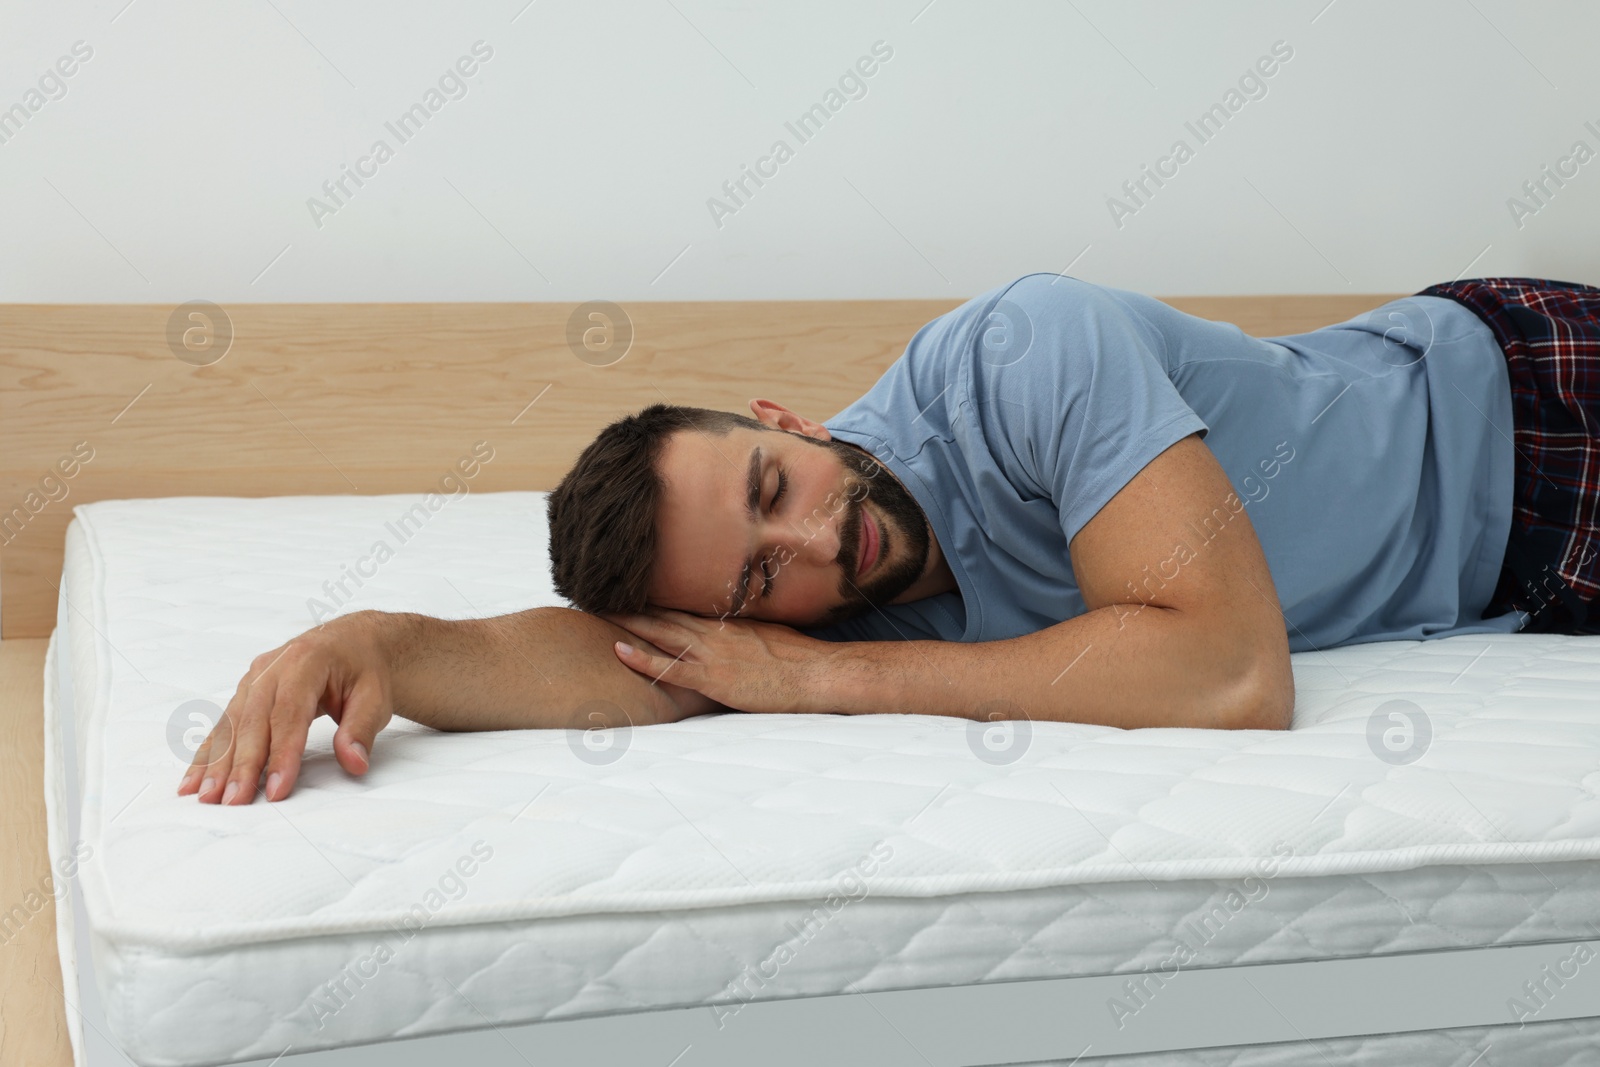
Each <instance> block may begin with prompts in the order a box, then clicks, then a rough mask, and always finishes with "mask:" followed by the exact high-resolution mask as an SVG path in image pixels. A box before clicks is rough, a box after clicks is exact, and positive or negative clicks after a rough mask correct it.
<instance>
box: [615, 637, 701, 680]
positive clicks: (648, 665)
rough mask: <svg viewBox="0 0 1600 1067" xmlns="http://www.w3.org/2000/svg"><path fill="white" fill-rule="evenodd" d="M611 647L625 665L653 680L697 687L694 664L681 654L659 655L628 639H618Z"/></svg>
mask: <svg viewBox="0 0 1600 1067" xmlns="http://www.w3.org/2000/svg"><path fill="white" fill-rule="evenodd" d="M611 647H612V649H613V651H615V652H616V654H617V658H618V659H620V660H621V661H622V662H623V664H624V665H625V666H628V667H631V668H632V669H633V670H636V671H638V672H639V673H640V674H642V675H644V676H645V677H647V678H649V679H650V680H651V681H654V682H660V681H670V682H672V684H674V685H680V686H684V687H685V688H689V689H693V688H695V687H696V686H695V681H696V679H695V678H694V665H693V664H690V663H686V662H684V660H683V658H682V656H681V655H680V656H676V657H674V656H666V655H659V654H657V653H654V652H649V651H646V650H645V649H642V648H639V647H638V646H637V645H630V644H628V643H627V642H626V641H617V642H615V643H613V644H612V646H611Z"/></svg>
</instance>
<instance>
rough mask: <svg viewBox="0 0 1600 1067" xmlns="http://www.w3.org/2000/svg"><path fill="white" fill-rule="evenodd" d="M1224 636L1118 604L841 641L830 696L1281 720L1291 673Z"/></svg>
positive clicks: (1216, 722) (960, 711) (1134, 715)
mask: <svg viewBox="0 0 1600 1067" xmlns="http://www.w3.org/2000/svg"><path fill="white" fill-rule="evenodd" d="M1229 637H1230V635H1229V632H1228V630H1227V629H1226V628H1224V627H1220V626H1218V625H1217V624H1216V622H1215V621H1214V620H1207V619H1196V618H1193V617H1189V616H1186V615H1185V614H1184V613H1183V612H1182V611H1179V610H1176V609H1172V608H1161V607H1156V606H1154V605H1147V606H1145V607H1143V608H1140V607H1138V606H1134V607H1132V608H1129V607H1128V606H1126V605H1115V606H1110V607H1104V608H1098V609H1096V610H1093V611H1089V612H1086V613H1084V614H1082V615H1078V616H1075V617H1073V618H1071V619H1068V620H1066V621H1065V622H1061V623H1057V624H1056V625H1054V626H1051V627H1049V628H1047V629H1044V630H1040V631H1038V632H1037V633H1031V634H1027V635H1024V636H1022V637H1013V638H1009V639H1007V640H1004V641H983V642H974V643H970V644H962V643H958V642H945V641H868V642H860V643H842V644H840V645H839V646H838V649H837V652H836V653H835V655H836V656H837V664H836V668H835V669H834V670H833V671H830V672H829V676H830V678H831V680H832V682H833V684H834V689H833V691H832V692H831V693H830V694H829V697H830V698H831V699H830V700H829V703H830V704H832V705H834V706H835V707H836V708H837V710H839V711H843V712H847V713H864V712H886V711H898V712H919V713H921V714H924V715H953V716H957V717H961V718H969V719H983V720H988V719H1018V718H1029V719H1035V720H1051V721H1057V722H1085V723H1095V724H1098V725H1102V726H1116V727H1121V728H1123V729H1137V728H1141V727H1163V726H1164V727H1201V728H1209V729H1241V728H1242V729H1267V730H1281V729H1285V728H1287V727H1288V725H1289V721H1290V719H1291V717H1292V715H1293V707H1294V688H1293V682H1292V678H1291V679H1290V681H1289V683H1288V685H1287V688H1285V687H1284V685H1283V679H1282V678H1281V677H1272V676H1270V675H1268V674H1266V673H1264V672H1262V671H1260V670H1258V669H1256V662H1255V660H1254V659H1253V657H1252V656H1250V655H1242V654H1241V651H1242V650H1241V649H1239V648H1238V646H1237V645H1236V644H1235V643H1234V642H1233V641H1231V640H1230V639H1229Z"/></svg>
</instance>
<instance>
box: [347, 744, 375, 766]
mask: <svg viewBox="0 0 1600 1067" xmlns="http://www.w3.org/2000/svg"><path fill="white" fill-rule="evenodd" d="M350 749H351V751H353V752H354V753H355V754H356V755H358V756H360V757H361V762H362V763H365V764H368V765H371V763H372V760H371V759H369V758H368V756H367V746H366V745H363V744H362V743H361V742H360V741H352V742H350Z"/></svg>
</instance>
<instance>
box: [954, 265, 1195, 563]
mask: <svg viewBox="0 0 1600 1067" xmlns="http://www.w3.org/2000/svg"><path fill="white" fill-rule="evenodd" d="M977 331H978V333H977V336H976V337H975V338H974V344H973V349H972V353H971V356H970V357H969V364H968V366H969V368H970V375H971V381H970V387H969V388H968V389H967V390H966V399H967V403H968V404H969V406H970V407H971V409H972V410H970V411H969V412H968V413H967V415H968V417H970V418H971V419H972V420H973V423H974V428H975V429H976V430H977V431H978V432H980V433H981V434H982V435H983V437H984V439H985V443H987V445H988V447H989V448H990V451H991V453H992V454H993V455H994V457H995V460H996V463H997V465H998V467H999V468H1000V470H1001V471H1002V472H1003V473H1004V474H1005V476H1006V477H1007V478H1008V479H1009V480H1010V481H1011V482H1012V485H1013V487H1014V488H1015V489H1016V490H1017V491H1018V492H1019V493H1020V494H1021V495H1023V496H1024V497H1026V496H1028V495H1030V494H1036V495H1039V496H1047V497H1048V498H1049V499H1050V500H1051V501H1052V502H1053V503H1054V504H1055V506H1056V510H1057V512H1058V515H1059V519H1060V524H1061V531H1062V533H1063V534H1064V535H1065V536H1066V539H1067V541H1068V543H1070V542H1071V541H1072V539H1073V538H1074V537H1076V536H1077V534H1078V532H1079V531H1080V530H1082V529H1083V527H1084V526H1086V525H1088V523H1089V520H1090V519H1092V518H1094V516H1095V515H1096V514H1097V513H1098V512H1099V511H1100V509H1101V508H1103V507H1104V506H1105V505H1106V503H1107V502H1108V501H1110V500H1111V498H1112V497H1114V496H1116V495H1117V493H1118V492H1120V491H1121V490H1122V488H1123V486H1125V485H1127V484H1128V482H1129V481H1131V480H1132V479H1133V476H1134V475H1136V474H1138V473H1139V471H1141V470H1142V469H1144V467H1145V466H1146V465H1147V464H1148V463H1149V462H1150V461H1151V460H1153V459H1155V458H1156V457H1157V456H1159V455H1160V454H1161V453H1162V452H1164V451H1166V449H1168V448H1170V447H1171V446H1172V445H1173V444H1175V443H1177V442H1178V441H1180V440H1182V439H1183V438H1185V437H1187V436H1188V435H1190V434H1192V433H1199V434H1201V435H1202V436H1204V435H1205V433H1206V432H1207V431H1208V430H1209V427H1208V426H1207V425H1206V423H1205V422H1204V421H1203V420H1202V419H1201V418H1200V416H1199V415H1197V414H1196V413H1195V411H1194V409H1193V408H1191V407H1190V406H1189V405H1188V403H1187V402H1185V401H1184V399H1183V397H1182V396H1181V395H1180V394H1179V392H1178V388H1177V386H1176V385H1174V384H1173V381H1172V378H1171V376H1170V374H1169V372H1168V370H1167V365H1166V362H1165V358H1166V346H1165V340H1164V338H1163V336H1162V334H1161V333H1160V331H1159V330H1158V329H1157V328H1156V327H1155V326H1153V325H1152V324H1151V323H1150V322H1149V321H1148V320H1146V319H1145V318H1144V317H1143V316H1142V315H1140V314H1139V312H1138V311H1137V310H1135V309H1134V308H1132V307H1129V306H1128V305H1126V304H1124V303H1123V302H1122V301H1120V300H1118V299H1117V297H1116V296H1115V295H1114V293H1112V292H1109V291H1107V290H1105V289H1103V288H1100V287H1097V286H1093V285H1089V284H1086V283H1084V282H1080V281H1076V280H1074V279H1071V278H1064V277H1062V276H1060V275H1051V274H1036V275H1029V276H1028V277H1026V278H1023V279H1020V280H1019V281H1018V282H1016V284H1014V285H1012V286H1011V287H1010V288H1009V289H1007V290H1006V291H1005V292H1004V293H1003V294H1002V295H1001V297H1000V298H999V300H998V301H997V302H996V303H995V304H994V305H993V307H992V308H991V309H990V310H989V311H988V312H987V313H986V315H985V317H984V319H983V320H982V321H981V322H980V323H979V324H978V327H977ZM975 444H976V442H973V443H969V446H972V445H975Z"/></svg>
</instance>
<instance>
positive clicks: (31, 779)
mask: <svg viewBox="0 0 1600 1067" xmlns="http://www.w3.org/2000/svg"><path fill="white" fill-rule="evenodd" d="M45 645H46V642H45V641H43V640H39V639H35V640H31V641H23V640H6V641H0V806H3V808H4V812H5V816H4V822H3V825H4V827H5V830H4V834H3V835H0V910H3V912H4V926H3V929H0V942H3V943H0V1063H3V1064H13V1063H15V1064H24V1063H25V1064H29V1065H30V1067H31V1065H34V1064H38V1065H40V1067H72V1047H71V1043H70V1042H69V1041H68V1039H67V1016H66V1003H65V999H64V997H63V994H62V989H61V963H60V960H59V959H58V957H57V955H56V911H55V897H54V893H55V891H56V889H55V883H54V881H51V882H50V883H48V884H46V883H45V882H44V879H45V878H46V877H47V876H48V875H49V874H50V873H51V872H50V857H49V854H48V852H47V851H46V847H45V843H46V841H45V811H44V652H45ZM41 886H44V887H45V888H44V889H43V891H42V892H41Z"/></svg>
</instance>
